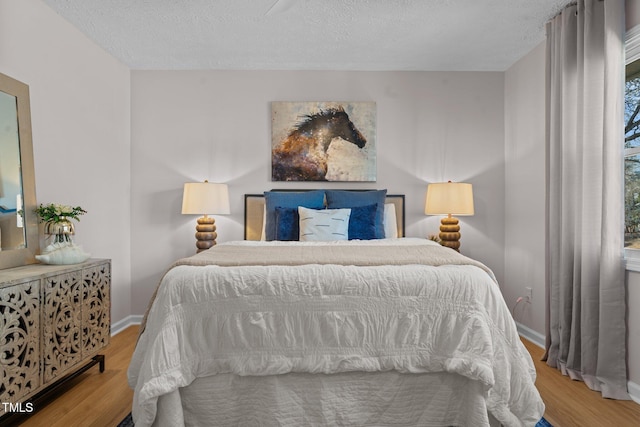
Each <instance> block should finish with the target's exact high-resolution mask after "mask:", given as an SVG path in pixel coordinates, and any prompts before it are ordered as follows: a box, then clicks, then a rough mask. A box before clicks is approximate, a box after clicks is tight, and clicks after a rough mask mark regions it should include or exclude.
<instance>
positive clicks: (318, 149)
mask: <svg viewBox="0 0 640 427" xmlns="http://www.w3.org/2000/svg"><path fill="white" fill-rule="evenodd" d="M299 118H300V121H299V122H298V123H297V124H296V125H295V126H293V127H292V129H291V131H290V132H289V133H288V135H287V136H286V138H284V139H283V140H282V141H281V142H280V143H279V144H278V145H277V146H275V147H274V148H273V149H272V179H273V180H274V181H326V180H327V178H326V175H327V150H328V149H329V145H331V142H332V141H333V140H334V139H336V138H341V139H342V140H344V141H346V142H348V143H351V144H354V145H355V146H357V147H358V148H362V147H364V146H365V144H366V143H367V139H366V138H365V137H364V136H363V135H362V133H360V131H359V130H358V129H357V128H356V126H355V125H354V124H353V122H352V121H351V119H350V118H349V115H348V114H347V113H346V112H345V111H344V109H343V108H342V107H338V108H329V109H326V110H320V112H318V113H315V114H308V115H303V116H300V117H299Z"/></svg>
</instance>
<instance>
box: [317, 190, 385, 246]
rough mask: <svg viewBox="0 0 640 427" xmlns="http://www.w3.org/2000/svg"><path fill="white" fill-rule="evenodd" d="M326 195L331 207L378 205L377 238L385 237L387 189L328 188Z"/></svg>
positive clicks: (328, 205) (328, 204)
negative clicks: (350, 189) (351, 189)
mask: <svg viewBox="0 0 640 427" xmlns="http://www.w3.org/2000/svg"><path fill="white" fill-rule="evenodd" d="M326 196H327V207H328V208H329V209H338V208H354V207H359V206H368V205H377V209H376V239H384V202H385V198H386V197H387V190H369V191H348V190H327V191H326Z"/></svg>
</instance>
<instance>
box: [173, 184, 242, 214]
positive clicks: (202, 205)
mask: <svg viewBox="0 0 640 427" xmlns="http://www.w3.org/2000/svg"><path fill="white" fill-rule="evenodd" d="M182 213H183V214H193V215H210V214H211V215H212V214H223V215H226V214H229V213H231V209H230V208H229V189H228V187H227V184H216V183H213V182H208V181H205V182H188V183H186V184H184V192H183V195H182Z"/></svg>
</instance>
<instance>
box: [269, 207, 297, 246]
mask: <svg viewBox="0 0 640 427" xmlns="http://www.w3.org/2000/svg"><path fill="white" fill-rule="evenodd" d="M274 240H282V241H291V240H300V215H299V214H298V208H283V207H282V206H276V237H275V239H274Z"/></svg>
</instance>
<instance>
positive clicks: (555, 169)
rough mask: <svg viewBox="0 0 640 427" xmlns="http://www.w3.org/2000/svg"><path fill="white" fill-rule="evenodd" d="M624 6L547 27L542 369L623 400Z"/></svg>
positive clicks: (610, 5) (561, 18) (589, 1)
mask: <svg viewBox="0 0 640 427" xmlns="http://www.w3.org/2000/svg"><path fill="white" fill-rule="evenodd" d="M623 106H624V0H606V1H598V0H579V1H578V2H577V4H575V5H572V6H569V7H567V8H566V9H565V10H564V11H563V12H562V13H561V14H560V15H558V16H557V17H556V18H554V19H553V20H552V21H551V22H549V23H548V24H547V112H546V114H547V130H546V133H547V135H546V136H547V138H546V139H547V141H546V149H547V184H546V185H547V218H546V221H547V283H546V287H547V351H546V354H545V357H546V360H547V364H548V365H550V366H553V367H556V368H558V369H560V370H561V371H562V372H563V374H565V375H568V376H570V377H571V378H572V379H578V380H581V381H584V382H585V383H586V384H587V385H588V386H589V387H590V388H591V389H593V390H598V391H600V392H601V393H602V395H603V397H607V398H615V399H628V398H629V396H628V394H627V368H626V323H625V322H626V320H625V316H626V313H625V312H626V303H625V284H624V263H623V259H624V249H623V246H624V242H623V238H624V235H623V226H624V198H623V194H624V193H623V186H624V178H623V140H624V132H623V128H624V113H623Z"/></svg>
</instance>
